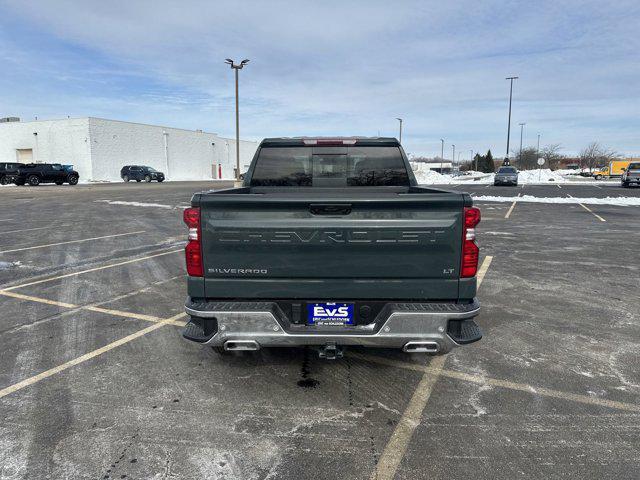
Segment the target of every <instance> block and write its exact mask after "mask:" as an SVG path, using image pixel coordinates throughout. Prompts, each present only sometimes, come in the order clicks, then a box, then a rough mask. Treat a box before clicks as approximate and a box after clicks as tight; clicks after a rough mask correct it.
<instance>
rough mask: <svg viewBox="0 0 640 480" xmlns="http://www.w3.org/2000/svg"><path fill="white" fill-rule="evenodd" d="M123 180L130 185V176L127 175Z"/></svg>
mask: <svg viewBox="0 0 640 480" xmlns="http://www.w3.org/2000/svg"><path fill="white" fill-rule="evenodd" d="M122 180H124V181H125V182H126V183H129V175H125V176H124V177H122Z"/></svg>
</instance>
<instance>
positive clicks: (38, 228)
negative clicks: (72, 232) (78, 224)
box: [0, 224, 71, 235]
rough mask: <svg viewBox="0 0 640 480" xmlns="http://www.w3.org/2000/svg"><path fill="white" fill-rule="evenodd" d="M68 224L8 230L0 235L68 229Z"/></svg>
mask: <svg viewBox="0 0 640 480" xmlns="http://www.w3.org/2000/svg"><path fill="white" fill-rule="evenodd" d="M70 226H71V225H70V224H66V225H47V226H46V227H36V228H22V229H20V230H8V231H6V232H0V235H8V234H10V233H20V232H32V231H34V230H47V229H50V228H53V227H55V228H60V227H70Z"/></svg>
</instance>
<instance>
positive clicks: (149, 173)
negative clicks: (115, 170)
mask: <svg viewBox="0 0 640 480" xmlns="http://www.w3.org/2000/svg"><path fill="white" fill-rule="evenodd" d="M120 178H122V180H124V181H125V182H128V181H129V180H135V181H136V182H140V181H141V180H144V181H145V182H147V183H149V182H150V181H151V180H157V181H158V182H164V173H162V172H159V171H157V170H156V169H155V168H151V167H145V166H142V165H126V166H124V167H122V169H121V170H120Z"/></svg>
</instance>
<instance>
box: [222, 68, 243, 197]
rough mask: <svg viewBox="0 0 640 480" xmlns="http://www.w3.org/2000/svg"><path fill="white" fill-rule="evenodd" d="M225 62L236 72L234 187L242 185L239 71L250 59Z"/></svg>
mask: <svg viewBox="0 0 640 480" xmlns="http://www.w3.org/2000/svg"><path fill="white" fill-rule="evenodd" d="M224 63H226V64H228V65H229V66H230V67H231V68H232V69H233V70H234V71H235V73H236V181H235V184H234V187H240V186H241V182H240V109H239V105H238V71H239V70H242V67H244V66H245V65H246V64H247V63H249V60H247V59H244V60H242V61H241V62H240V63H235V62H234V61H233V60H231V59H230V58H227V59H225V61H224Z"/></svg>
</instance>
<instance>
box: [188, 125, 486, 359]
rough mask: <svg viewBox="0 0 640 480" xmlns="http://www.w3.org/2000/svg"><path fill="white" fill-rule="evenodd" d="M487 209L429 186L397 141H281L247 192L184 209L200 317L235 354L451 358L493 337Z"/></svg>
mask: <svg viewBox="0 0 640 480" xmlns="http://www.w3.org/2000/svg"><path fill="white" fill-rule="evenodd" d="M479 221H480V210H478V209H477V208H475V207H473V206H472V200H471V197H470V196H469V195H468V194H467V193H458V192H450V191H443V190H437V189H433V188H426V187H421V186H419V185H418V184H417V182H416V179H415V177H414V175H413V172H412V170H411V167H410V164H409V161H408V160H407V157H406V155H405V153H404V151H403V149H402V147H401V146H400V144H399V143H398V141H397V140H396V139H394V138H361V137H355V138H353V137H351V138H349V137H347V138H330V139H329V138H306V137H302V138H268V139H265V140H263V141H262V142H261V143H260V145H259V147H258V149H257V151H256V154H255V156H254V158H253V160H252V163H251V165H250V167H249V169H248V171H247V173H246V175H245V178H244V182H243V186H242V187H239V188H232V189H225V190H218V191H213V190H212V191H208V192H201V193H196V194H194V195H193V197H192V199H191V208H188V209H186V210H185V211H184V222H185V223H186V225H187V226H188V228H189V237H188V238H189V240H188V243H187V245H186V247H185V256H186V267H187V274H188V277H187V284H188V298H187V301H186V305H185V309H186V312H187V314H188V315H189V316H190V321H189V322H188V324H187V325H186V327H185V328H184V330H183V336H184V337H185V338H186V339H188V340H191V341H193V342H197V343H200V344H204V345H209V346H211V347H214V349H215V350H217V351H218V352H220V353H223V352H225V351H230V350H258V349H260V348H264V347H290V346H316V347H318V348H319V353H320V356H321V357H325V358H335V357H338V356H341V355H342V350H343V347H344V346H346V345H359V346H364V347H383V348H395V349H402V350H404V351H405V352H423V353H429V354H443V353H446V352H448V351H450V350H451V349H452V348H454V347H457V346H459V345H465V344H469V343H472V342H475V341H477V340H480V338H481V337H482V333H481V331H480V329H479V328H478V326H477V324H476V323H475V322H474V320H473V318H474V317H475V316H477V315H478V313H479V310H480V305H479V303H478V300H477V299H476V272H477V269H478V255H479V249H478V246H477V245H476V242H475V227H476V225H477V224H478V222H479Z"/></svg>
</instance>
